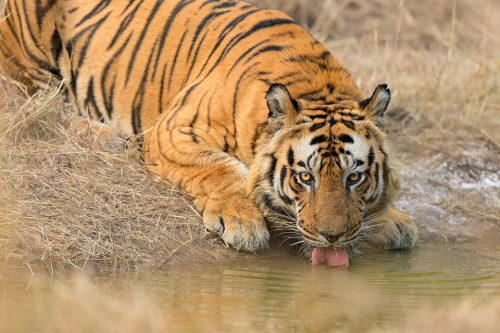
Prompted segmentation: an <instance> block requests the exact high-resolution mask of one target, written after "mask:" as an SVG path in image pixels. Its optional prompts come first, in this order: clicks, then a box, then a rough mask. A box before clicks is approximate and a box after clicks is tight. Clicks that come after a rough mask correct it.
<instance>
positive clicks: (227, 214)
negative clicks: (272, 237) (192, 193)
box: [195, 195, 269, 252]
mask: <svg viewBox="0 0 500 333" xmlns="http://www.w3.org/2000/svg"><path fill="white" fill-rule="evenodd" d="M195 204H196V206H197V207H198V208H200V210H202V211H203V223H204V225H205V227H206V228H207V229H208V230H209V231H212V232H215V233H217V234H219V235H220V237H221V238H222V239H223V240H224V241H225V242H226V243H227V244H229V245H230V246H231V247H233V248H235V249H237V250H243V251H249V252H251V251H257V250H260V249H264V248H266V247H268V246H269V231H268V230H267V226H266V223H265V222H264V218H263V216H262V214H261V213H260V211H259V210H258V209H257V207H255V205H254V204H253V202H252V201H251V200H250V199H248V198H247V197H246V196H244V195H242V196H236V195H232V196H230V197H226V198H208V199H205V200H202V199H198V200H195Z"/></svg>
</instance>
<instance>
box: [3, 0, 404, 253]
mask: <svg viewBox="0 0 500 333" xmlns="http://www.w3.org/2000/svg"><path fill="white" fill-rule="evenodd" d="M5 12H6V13H7V15H6V16H5V17H4V18H3V20H1V19H0V22H1V23H0V63H1V64H2V66H3V68H4V69H5V70H6V72H7V73H8V74H10V75H11V76H13V77H14V78H16V79H18V80H21V81H22V82H23V83H24V84H26V85H28V87H29V88H30V91H34V90H35V89H36V88H37V87H45V86H46V84H47V82H50V83H54V84H58V83H59V82H63V83H64V84H65V87H66V92H67V94H68V95H69V100H71V101H72V103H73V104H74V105H75V106H76V109H77V110H78V112H79V113H80V114H81V115H82V116H85V117H89V118H91V119H93V120H94V121H99V122H104V123H107V124H108V125H110V126H113V127H114V128H116V129H117V130H118V131H119V132H120V133H121V134H122V135H123V136H126V137H130V136H132V135H143V137H144V145H143V155H144V160H145V163H146V166H147V169H148V170H149V171H151V173H152V174H154V175H156V176H159V177H162V178H165V179H167V180H169V181H171V182H173V183H175V184H177V185H178V186H179V187H180V188H182V189H183V190H184V191H185V192H187V193H188V194H190V195H191V196H192V197H193V198H194V204H195V206H196V208H197V209H198V210H199V211H200V212H201V213H202V215H203V223H204V225H205V227H206V228H207V229H208V230H210V231H212V232H215V233H218V234H219V235H220V236H221V237H222V238H223V239H224V241H225V242H226V243H228V244H230V245H231V246H233V247H234V248H236V249H241V250H247V251H254V250H258V249H262V248H265V247H267V245H268V240H269V236H270V235H269V230H268V228H267V224H266V220H268V221H270V222H269V225H270V226H271V227H272V228H273V229H287V228H291V229H290V230H288V229H287V230H286V231H287V232H292V233H293V235H294V237H297V238H299V240H302V241H304V242H306V243H307V244H309V245H311V244H312V245H313V246H316V247H332V246H333V247H339V246H344V245H345V244H347V243H349V242H354V241H355V240H356V237H357V235H358V234H359V233H360V228H361V226H362V224H363V223H362V222H363V220H364V219H366V218H368V217H369V216H370V214H379V215H383V214H385V212H387V211H388V207H389V206H390V204H391V201H392V200H393V198H394V196H395V194H396V193H397V190H398V186H399V181H398V175H397V173H396V172H395V171H394V167H393V162H392V158H391V154H390V152H389V153H388V150H387V149H386V143H385V136H384V134H383V114H384V111H385V110H386V109H387V106H388V104H389V101H390V91H389V89H388V87H387V86H386V85H379V86H378V87H377V88H376V89H375V91H374V92H373V94H372V96H371V97H369V98H367V99H363V98H362V94H361V92H360V91H359V89H358V88H357V86H356V84H355V82H354V79H353V78H352V76H351V74H350V73H349V72H348V71H347V70H346V69H345V68H344V67H343V66H342V64H341V63H340V62H339V61H338V60H337V59H336V58H335V57H334V56H333V55H332V54H331V53H330V52H329V51H328V50H327V49H326V48H325V47H324V46H323V45H322V44H321V43H320V42H318V41H317V40H315V39H314V37H313V36H312V35H311V34H310V33H309V32H307V31H306V30H304V29H303V28H301V27H300V26H299V25H298V24H297V23H296V22H295V21H294V20H293V19H291V18H290V17H289V16H287V15H286V14H284V13H282V12H279V11H274V10H266V9H259V8H256V7H255V6H252V5H250V4H247V3H245V2H243V1H233V0H168V1H103V0H88V1H77V0H37V1H32V0H31V1H29V0H7V1H6V7H5ZM391 212H392V211H391ZM274 214H277V215H276V216H278V217H276V216H275V215H274ZM391 214H392V215H390V216H401V215H398V214H394V213H391ZM391 227H392V228H395V226H394V225H390V226H389V227H388V228H389V229H390V228H391ZM389 229H388V230H389ZM397 229H398V230H402V229H400V228H397ZM392 231H393V229H390V230H389V231H388V232H387V233H382V234H384V235H385V234H387V235H394V232H392ZM393 240H394V239H393V238H391V237H386V238H384V241H385V242H386V244H392V243H391V241H393ZM349 244H350V243H349ZM398 244H399V243H398ZM405 244H406V245H408V242H407V243H405ZM406 245H405V246H406Z"/></svg>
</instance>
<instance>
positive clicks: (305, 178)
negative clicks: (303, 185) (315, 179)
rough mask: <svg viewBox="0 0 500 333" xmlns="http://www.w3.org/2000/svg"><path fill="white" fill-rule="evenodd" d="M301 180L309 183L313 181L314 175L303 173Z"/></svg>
mask: <svg viewBox="0 0 500 333" xmlns="http://www.w3.org/2000/svg"><path fill="white" fill-rule="evenodd" d="M299 176H300V179H301V180H302V181H305V182H309V181H311V179H312V175H311V174H310V173H309V172H301V173H300V175H299Z"/></svg>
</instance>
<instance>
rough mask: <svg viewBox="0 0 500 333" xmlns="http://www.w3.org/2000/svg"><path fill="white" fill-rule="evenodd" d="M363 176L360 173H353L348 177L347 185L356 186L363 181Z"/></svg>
mask: <svg viewBox="0 0 500 333" xmlns="http://www.w3.org/2000/svg"><path fill="white" fill-rule="evenodd" d="M362 178H363V174H362V173H360V172H353V173H351V174H350V175H349V176H348V177H347V185H355V184H357V183H359V182H360V181H361V179H362Z"/></svg>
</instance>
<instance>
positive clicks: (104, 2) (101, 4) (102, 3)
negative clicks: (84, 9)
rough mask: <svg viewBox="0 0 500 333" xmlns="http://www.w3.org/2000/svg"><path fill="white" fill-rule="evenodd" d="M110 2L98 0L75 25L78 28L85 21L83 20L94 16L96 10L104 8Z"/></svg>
mask: <svg viewBox="0 0 500 333" xmlns="http://www.w3.org/2000/svg"><path fill="white" fill-rule="evenodd" d="M110 3H111V1H108V0H101V2H99V3H98V4H97V5H96V6H95V7H94V8H93V9H92V10H91V11H90V12H89V13H87V15H85V16H84V17H82V19H81V20H80V21H78V23H77V24H76V26H75V27H77V28H78V27H79V26H80V25H82V24H83V23H85V21H87V20H88V19H89V18H91V17H93V16H95V15H96V14H97V13H98V12H100V11H102V10H103V9H104V8H106V7H107V6H108V5H109V4H110Z"/></svg>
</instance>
